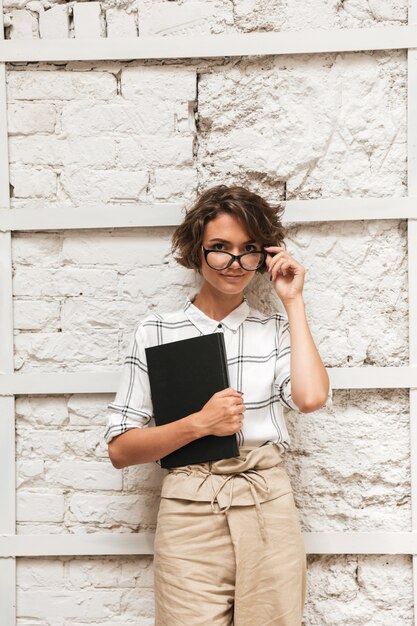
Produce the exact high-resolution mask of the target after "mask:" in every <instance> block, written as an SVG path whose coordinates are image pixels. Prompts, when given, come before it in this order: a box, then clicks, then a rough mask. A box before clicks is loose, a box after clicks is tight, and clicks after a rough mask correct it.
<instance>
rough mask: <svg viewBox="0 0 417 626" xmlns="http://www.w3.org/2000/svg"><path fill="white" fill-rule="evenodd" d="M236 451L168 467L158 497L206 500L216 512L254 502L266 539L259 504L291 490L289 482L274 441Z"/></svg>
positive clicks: (261, 529) (266, 537) (264, 537)
mask: <svg viewBox="0 0 417 626" xmlns="http://www.w3.org/2000/svg"><path fill="white" fill-rule="evenodd" d="M239 452H240V454H239V456H237V457H230V458H226V459H220V460H219V461H208V462H206V463H195V464H192V465H183V466H180V467H175V468H169V469H168V474H167V475H166V476H165V477H164V480H163V483H162V489H161V497H162V498H181V499H186V500H200V501H205V502H210V504H211V508H212V511H213V513H216V514H218V513H225V512H226V511H228V510H229V508H230V507H231V506H234V505H235V506H250V505H252V506H253V505H255V508H256V514H257V517H258V522H259V527H260V531H261V536H262V539H263V540H264V541H267V539H268V533H267V530H266V526H265V519H264V516H263V514H262V509H261V506H260V505H261V503H262V502H266V501H268V500H272V499H274V498H277V497H279V496H281V495H284V494H285V493H289V492H291V491H292V486H291V482H290V479H289V476H288V474H287V472H286V469H285V467H284V462H283V461H284V460H283V457H282V455H281V452H280V450H279V448H278V446H277V445H276V444H267V445H264V446H260V447H257V448H240V450H239ZM216 503H217V506H218V508H217V509H216V506H215V505H216Z"/></svg>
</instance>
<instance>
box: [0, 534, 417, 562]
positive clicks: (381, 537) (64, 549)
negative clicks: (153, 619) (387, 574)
mask: <svg viewBox="0 0 417 626" xmlns="http://www.w3.org/2000/svg"><path fill="white" fill-rule="evenodd" d="M154 538H155V535H154V533H150V532H143V533H123V534H120V533H117V534H116V533H89V534H83V535H80V534H77V535H74V534H62V533H61V534H59V535H0V558H10V557H36V556H37V557H42V556H84V555H89V556H95V555H97V556H103V555H115V554H118V555H125V554H128V555H131V554H142V555H152V554H153V551H154ZM303 539H304V546H305V549H306V552H307V553H308V554H417V533H413V532H366V533H362V532H304V533H303Z"/></svg>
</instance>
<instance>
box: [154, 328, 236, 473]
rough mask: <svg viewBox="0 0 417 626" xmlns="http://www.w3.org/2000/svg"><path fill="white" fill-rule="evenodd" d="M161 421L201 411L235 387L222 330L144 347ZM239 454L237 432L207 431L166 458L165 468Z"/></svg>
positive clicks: (173, 419)
mask: <svg viewBox="0 0 417 626" xmlns="http://www.w3.org/2000/svg"><path fill="white" fill-rule="evenodd" d="M145 353H146V360H147V363H148V375H149V382H150V387H151V396H152V404H153V409H154V419H155V424H156V426H162V425H163V424H168V423H170V422H174V421H175V420H178V419H181V418H182V417H186V416H187V415H190V414H191V413H197V411H200V410H201V409H202V408H203V406H204V405H205V404H206V402H207V401H208V400H210V398H211V397H212V395H213V394H214V393H216V392H217V391H221V390H222V389H226V388H227V387H230V383H229V371H228V367H227V356H226V346H225V342H224V335H223V333H216V332H215V333H211V334H208V335H201V336H199V337H191V338H190V339H182V340H180V341H172V342H170V343H164V344H161V345H159V346H152V347H150V348H145ZM232 456H239V446H238V443H237V437H236V434H235V433H233V434H231V435H225V436H217V435H206V436H205V437H200V438H199V439H195V440H194V441H191V442H190V443H187V444H186V445H185V446H182V447H181V448H178V449H177V450H174V451H173V452H171V453H170V454H168V455H166V456H164V457H162V459H161V467H164V468H168V467H178V466H179V465H189V464H191V463H205V462H206V461H217V460H219V459H224V458H227V457H232Z"/></svg>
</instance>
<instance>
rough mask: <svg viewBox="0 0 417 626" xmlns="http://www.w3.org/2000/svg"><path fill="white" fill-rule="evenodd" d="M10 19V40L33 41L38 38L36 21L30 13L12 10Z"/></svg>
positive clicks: (22, 10)
mask: <svg viewBox="0 0 417 626" xmlns="http://www.w3.org/2000/svg"><path fill="white" fill-rule="evenodd" d="M9 15H10V18H11V27H10V39H34V38H37V37H38V20H37V18H36V16H35V15H34V14H33V13H31V12H30V11H25V10H24V9H13V10H11V11H10V12H9Z"/></svg>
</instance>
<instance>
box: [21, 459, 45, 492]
mask: <svg viewBox="0 0 417 626" xmlns="http://www.w3.org/2000/svg"><path fill="white" fill-rule="evenodd" d="M43 470H44V461H43V460H42V459H33V460H30V461H26V460H18V461H17V463H16V486H17V487H20V486H21V485H23V484H27V483H30V482H31V479H34V478H43V477H44V474H43Z"/></svg>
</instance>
